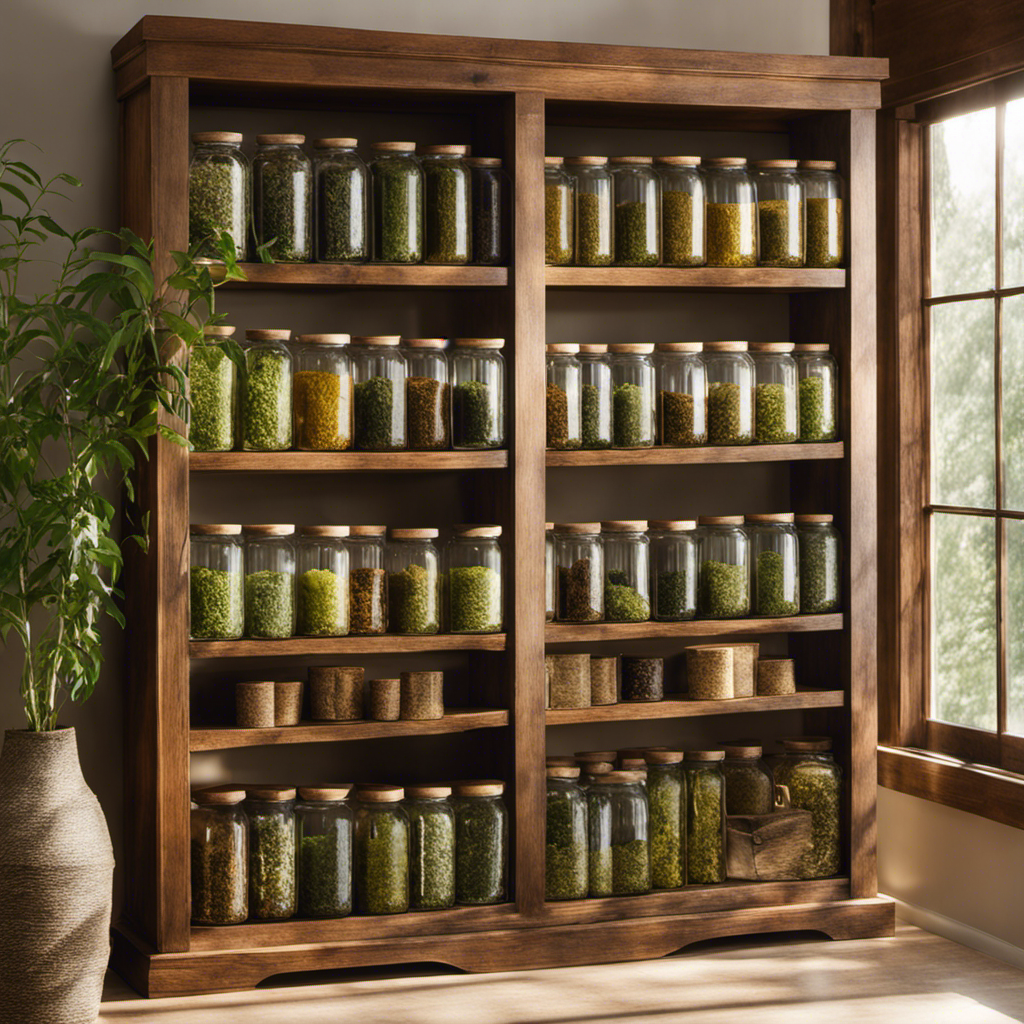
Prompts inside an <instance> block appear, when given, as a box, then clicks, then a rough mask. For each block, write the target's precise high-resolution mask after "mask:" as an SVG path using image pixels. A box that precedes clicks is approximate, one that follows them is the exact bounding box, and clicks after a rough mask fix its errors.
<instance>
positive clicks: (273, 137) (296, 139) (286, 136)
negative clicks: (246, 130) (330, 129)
mask: <svg viewBox="0 0 1024 1024" xmlns="http://www.w3.org/2000/svg"><path fill="white" fill-rule="evenodd" d="M305 141H306V136H305V135H296V134H293V133H289V132H285V133H282V134H274V133H271V134H269V135H257V136H256V145H257V146H301V145H302V144H303V143H304V142H305Z"/></svg>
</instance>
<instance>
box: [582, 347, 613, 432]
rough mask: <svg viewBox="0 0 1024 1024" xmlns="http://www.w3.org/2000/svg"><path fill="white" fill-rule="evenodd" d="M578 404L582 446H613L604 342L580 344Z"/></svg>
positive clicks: (609, 378) (609, 373)
mask: <svg viewBox="0 0 1024 1024" xmlns="http://www.w3.org/2000/svg"><path fill="white" fill-rule="evenodd" d="M579 349H580V354H579V356H578V359H579V363H580V381H581V384H582V387H581V389H580V392H581V398H580V407H581V417H580V419H581V433H582V441H583V447H584V448H587V449H601V448H611V446H612V367H611V362H610V361H609V358H608V346H607V345H580V346H579Z"/></svg>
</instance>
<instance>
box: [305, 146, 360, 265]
mask: <svg viewBox="0 0 1024 1024" xmlns="http://www.w3.org/2000/svg"><path fill="white" fill-rule="evenodd" d="M357 141H358V140H356V139H317V140H316V142H314V143H313V148H314V150H315V151H316V157H315V159H314V161H313V179H314V181H315V182H316V187H315V193H316V221H317V227H316V258H317V262H319V263H363V262H364V261H365V260H366V258H367V256H369V253H370V245H369V232H368V231H367V222H368V219H369V199H370V172H369V171H368V170H367V169H366V164H365V163H363V161H362V158H361V157H360V156H359V154H358V153H356V143H357Z"/></svg>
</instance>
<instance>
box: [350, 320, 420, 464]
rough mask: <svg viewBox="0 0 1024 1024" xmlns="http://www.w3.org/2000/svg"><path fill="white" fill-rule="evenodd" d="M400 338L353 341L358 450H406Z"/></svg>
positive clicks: (363, 338)
mask: <svg viewBox="0 0 1024 1024" xmlns="http://www.w3.org/2000/svg"><path fill="white" fill-rule="evenodd" d="M401 340H402V339H401V338H400V337H399V336H398V335H397V334H392V335H373V336H366V337H361V338H353V339H352V344H353V346H354V347H353V349H352V375H353V377H354V379H355V382H356V386H355V402H354V405H355V447H356V448H358V449H359V450H360V451H364V452H394V451H401V450H402V449H403V448H405V387H406V383H405V382H406V377H407V369H406V365H405V356H404V355H403V354H402V352H401V351H400V350H399V348H398V346H399V343H400V342H401Z"/></svg>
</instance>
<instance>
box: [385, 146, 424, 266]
mask: <svg viewBox="0 0 1024 1024" xmlns="http://www.w3.org/2000/svg"><path fill="white" fill-rule="evenodd" d="M422 205H423V204H422V184H421V179H420V175H419V172H418V171H417V169H416V168H415V166H413V165H412V164H411V161H409V160H397V159H394V158H391V157H389V158H387V159H384V160H377V161H376V162H375V163H374V164H373V230H374V238H375V240H376V241H375V243H374V255H375V256H376V258H377V259H378V260H380V261H381V262H383V263H419V262H420V261H421V260H422V259H423V208H422Z"/></svg>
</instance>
